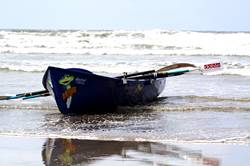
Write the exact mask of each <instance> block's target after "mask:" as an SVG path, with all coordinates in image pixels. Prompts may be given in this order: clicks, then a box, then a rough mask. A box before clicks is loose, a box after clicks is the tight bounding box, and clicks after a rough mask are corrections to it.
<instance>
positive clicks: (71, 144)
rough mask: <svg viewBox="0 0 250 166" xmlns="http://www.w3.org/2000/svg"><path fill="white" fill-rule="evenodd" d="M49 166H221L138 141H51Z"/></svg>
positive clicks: (195, 153)
mask: <svg viewBox="0 0 250 166" xmlns="http://www.w3.org/2000/svg"><path fill="white" fill-rule="evenodd" d="M42 158H43V161H44V164H45V165H46V166H57V165H60V166H61V165H62V166H68V165H86V166H87V165H112V166H114V165H132V166H138V165H152V166H153V165H154V166H155V165H159V166H171V165H175V166H176V165H181V166H182V165H205V166H219V165H220V162H219V160H218V159H216V158H208V157H206V156H204V155H202V153H201V151H192V150H188V149H184V148H181V147H179V146H176V145H172V144H161V143H154V142H134V141H127V142H125V141H96V140H77V139H61V138H60V139H51V138H49V139H47V140H46V142H45V144H44V146H43V150H42Z"/></svg>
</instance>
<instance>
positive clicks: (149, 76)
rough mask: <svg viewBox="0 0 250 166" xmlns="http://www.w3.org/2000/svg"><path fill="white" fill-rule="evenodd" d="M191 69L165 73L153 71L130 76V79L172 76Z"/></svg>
mask: <svg viewBox="0 0 250 166" xmlns="http://www.w3.org/2000/svg"><path fill="white" fill-rule="evenodd" d="M190 71H193V70H179V71H173V72H166V73H161V72H160V73H157V72H155V73H153V74H148V75H144V76H137V77H132V78H131V79H156V78H165V77H172V76H178V75H182V74H185V73H187V72H190Z"/></svg>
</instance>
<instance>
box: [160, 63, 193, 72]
mask: <svg viewBox="0 0 250 166" xmlns="http://www.w3.org/2000/svg"><path fill="white" fill-rule="evenodd" d="M184 67H196V66H195V65H194V64H191V63H176V64H173V65H169V66H166V67H163V68H161V69H159V70H157V72H164V71H168V70H173V69H177V68H184Z"/></svg>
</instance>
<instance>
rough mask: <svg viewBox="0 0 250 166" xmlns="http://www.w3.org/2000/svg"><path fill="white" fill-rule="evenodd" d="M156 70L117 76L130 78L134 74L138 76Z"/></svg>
mask: <svg viewBox="0 0 250 166" xmlns="http://www.w3.org/2000/svg"><path fill="white" fill-rule="evenodd" d="M154 72H155V70H148V71H143V72H137V73H132V74H124V75H122V76H117V77H116V78H124V77H125V78H129V77H133V76H138V75H145V74H149V73H154Z"/></svg>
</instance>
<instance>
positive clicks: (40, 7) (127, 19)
mask: <svg viewBox="0 0 250 166" xmlns="http://www.w3.org/2000/svg"><path fill="white" fill-rule="evenodd" d="M0 4H1V5H0V28H1V29H6V28H7V29H9V28H11V29H14V28H19V29H168V30H201V31H204V30H216V31H250V0H0Z"/></svg>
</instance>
